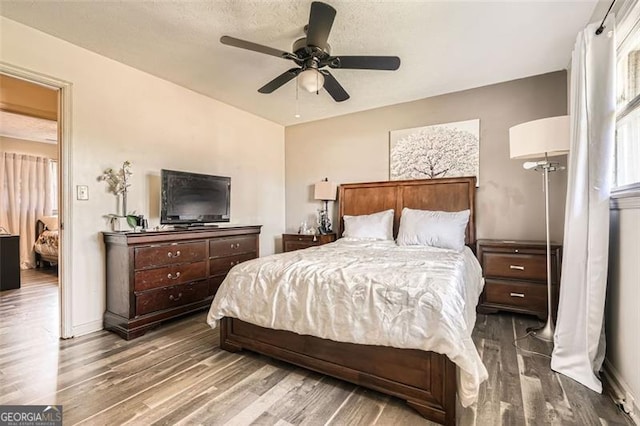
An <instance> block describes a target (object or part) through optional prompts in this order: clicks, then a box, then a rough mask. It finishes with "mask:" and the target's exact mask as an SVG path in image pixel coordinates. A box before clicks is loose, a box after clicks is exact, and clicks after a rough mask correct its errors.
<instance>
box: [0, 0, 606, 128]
mask: <svg viewBox="0 0 640 426" xmlns="http://www.w3.org/2000/svg"><path fill="white" fill-rule="evenodd" d="M327 2H328V3H329V4H331V5H332V6H333V7H335V9H336V10H337V15H336V19H335V22H334V25H333V29H332V31H331V34H330V35H329V43H330V44H331V47H332V54H334V55H340V54H343V55H367V54H368V55H397V56H399V57H400V58H401V60H402V64H401V66H400V69H399V70H398V71H368V70H366V71H365V70H334V71H333V74H334V76H335V77H336V78H337V79H338V81H340V83H341V84H342V85H343V87H344V88H345V89H346V90H347V92H349V94H350V95H351V99H349V100H347V101H346V102H342V103H336V102H334V101H333V100H332V99H331V97H330V96H329V95H328V94H327V93H326V92H324V91H321V92H320V94H319V95H315V94H310V93H307V92H303V91H300V93H299V102H298V108H299V112H300V115H301V116H300V118H295V117H294V114H295V112H296V90H295V82H294V81H292V82H290V83H288V84H286V85H285V86H283V87H282V88H280V89H278V90H277V91H275V92H274V93H272V94H270V95H263V94H260V93H258V92H257V89H258V88H259V87H261V86H262V85H264V84H265V83H267V82H268V81H270V80H271V79H273V78H274V77H276V76H277V75H279V74H280V73H282V72H284V71H286V70H287V69H289V68H291V67H292V65H294V64H293V62H290V61H287V60H284V59H279V58H276V57H273V56H267V55H263V54H259V53H254V52H250V51H246V50H242V49H238V48H233V47H229V46H225V45H222V44H221V43H220V42H219V39H220V37H221V36H222V35H230V36H233V37H236V38H241V39H245V40H249V41H253V42H256V43H260V44H264V45H268V46H272V47H275V48H278V49H282V50H286V51H290V50H291V44H292V42H293V41H294V40H295V39H297V38H299V37H301V36H303V35H304V33H303V26H304V25H305V24H306V23H307V21H308V18H309V7H310V4H311V2H310V1H308V0H305V1H297V0H281V1H258V0H242V1H240V0H235V1H233V0H213V1H211V0H209V1H144V2H143V1H133V0H130V1H119V2H112V1H93V2H84V1H55V0H53V1H32V0H21V1H7V0H2V2H1V3H0V14H2V15H3V16H5V17H7V18H9V19H13V20H15V21H18V22H21V23H24V24H26V25H28V26H31V27H34V28H37V29H39V30H41V31H44V32H46V33H49V34H52V35H54V36H56V37H59V38H62V39H64V40H67V41H69V42H71V43H73V44H76V45H79V46H82V47H84V48H86V49H89V50H92V51H94V52H97V53H99V54H101V55H104V56H107V57H109V58H112V59H115V60H117V61H120V62H123V63H125V64H128V65H130V66H133V67H135V68H138V69H141V70H143V71H146V72H148V73H150V74H153V75H156V76H158V77H161V78H164V79H166V80H169V81H172V82H175V83H177V84H179V85H181V86H184V87H187V88H190V89H192V90H194V91H197V92H200V93H203V94H205V95H207V96H210V97H212V98H215V99H218V100H221V101H223V102H225V103H228V104H231V105H234V106H236V107H238V108H241V109H243V110H246V111H249V112H252V113H254V114H257V115H259V116H262V117H265V118H267V119H269V120H272V121H275V122H277V123H281V124H284V125H291V124H296V123H300V122H305V121H311V120H317V119H321V118H327V117H331V116H336V115H342V114H347V113H350V112H355V111H361V110H365V109H370V108H375V107H379V106H384V105H391V104H396V103H400V102H406V101H410V100H415V99H421V98H425V97H429V96H434V95H438V94H442V93H448V92H454V91H458V90H464V89H469V88H473V87H479V86H484V85H487V84H492V83H497V82H501V81H507V80H513V79H517V78H522V77H527V76H531V75H536V74H542V73H546V72H551V71H557V70H560V69H564V68H566V66H567V64H568V63H569V60H570V57H571V50H572V47H573V44H574V41H575V37H576V34H577V33H578V31H579V30H580V29H581V28H582V27H584V25H585V24H587V22H588V20H589V18H590V16H591V14H592V12H593V10H594V7H595V5H596V2H595V1H591V0H583V1H567V2H563V1H516V0H512V1H503V2H485V1H440V2H433V1H416V0H414V1H391V0H388V1H384V0H379V1H373V0H372V1H366V2H365V1H349V0H329V1H327Z"/></svg>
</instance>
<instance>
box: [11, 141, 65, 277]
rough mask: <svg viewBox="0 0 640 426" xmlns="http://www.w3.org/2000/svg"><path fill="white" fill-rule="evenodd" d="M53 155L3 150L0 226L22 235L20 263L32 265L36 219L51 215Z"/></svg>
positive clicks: (33, 262)
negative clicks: (46, 155) (44, 155)
mask: <svg viewBox="0 0 640 426" xmlns="http://www.w3.org/2000/svg"><path fill="white" fill-rule="evenodd" d="M50 161H51V160H50V159H48V158H45V157H34V156H32V155H24V154H14V153H8V152H2V153H0V226H2V227H3V228H5V229H6V230H7V231H9V232H10V233H11V234H15V235H20V266H21V267H22V268H33V267H34V264H35V253H34V251H33V243H34V242H35V238H36V229H35V228H36V220H37V219H39V218H40V217H42V216H49V215H51V210H52V200H53V198H52V175H51V167H50V164H49V163H50Z"/></svg>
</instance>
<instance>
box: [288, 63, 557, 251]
mask: <svg viewBox="0 0 640 426" xmlns="http://www.w3.org/2000/svg"><path fill="white" fill-rule="evenodd" d="M347 89H348V88H347ZM371 90H375V88H371ZM319 96H326V93H320V95H319ZM347 102H348V101H347ZM300 109H301V111H304V105H301V106H300ZM566 114H567V74H566V71H564V70H563V71H557V72H553V73H548V74H543V75H538V76H533V77H528V78H523V79H519V80H514V81H509V82H505V83H499V84H494V85H490V86H484V87H479V88H475V89H470V90H465V91H462V92H455V93H449V94H445V95H441V96H435V97H431V98H426V99H420V100H417V101H413V102H407V103H403V104H398V105H392V106H388V107H383V108H377V109H373V110H368V111H363V112H358V113H354V114H348V115H343V116H339V117H334V118H329V119H326V120H319V121H314V122H310V123H304V124H300V125H295V126H289V127H286V128H285V183H286V190H285V197H286V228H287V231H289V232H294V231H297V229H298V227H299V226H300V223H301V222H302V221H303V220H307V221H309V222H311V221H314V220H315V219H316V217H317V211H318V209H320V208H321V206H322V204H321V202H319V201H315V200H314V199H313V185H314V183H315V182H318V181H320V180H322V179H323V178H325V177H327V178H329V180H330V181H333V182H336V183H338V184H341V183H353V182H366V181H385V180H388V179H389V131H391V130H399V129H407V128H412V127H420V126H426V125H431V124H440V123H449V122H454V121H463V120H471V119H476V118H479V119H480V177H479V188H478V192H477V200H476V207H477V235H478V238H498V239H507V240H523V239H526V240H544V239H545V228H544V192H543V181H542V175H541V174H540V173H538V172H535V171H527V170H524V169H523V168H522V163H523V161H521V160H511V159H510V158H509V128H510V127H512V126H515V125H517V124H520V123H524V122H527V121H531V120H536V119H540V118H545V117H553V116H557V115H566ZM556 159H557V160H559V161H560V162H561V163H562V164H563V165H566V160H567V157H566V156H562V157H556ZM566 183H567V173H566V171H561V172H556V173H553V174H552V175H551V183H550V190H549V192H550V198H551V207H550V215H551V238H552V240H553V241H557V242H561V241H562V236H563V232H564V204H565V197H566ZM336 207H337V205H336V203H330V207H329V209H330V211H331V214H332V217H333V219H334V223H335V218H336V214H337V213H336V212H337V208H336Z"/></svg>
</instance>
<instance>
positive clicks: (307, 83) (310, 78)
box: [298, 68, 324, 93]
mask: <svg viewBox="0 0 640 426" xmlns="http://www.w3.org/2000/svg"><path fill="white" fill-rule="evenodd" d="M298 85H299V86H300V87H301V88H303V89H304V90H306V91H307V92H310V93H313V92H318V91H319V90H320V89H322V86H323V85H324V75H322V73H321V72H319V71H318V70H317V69H315V68H308V69H306V70H304V71H302V72H301V73H300V74H298Z"/></svg>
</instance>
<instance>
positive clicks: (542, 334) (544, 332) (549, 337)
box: [528, 154, 556, 343]
mask: <svg viewBox="0 0 640 426" xmlns="http://www.w3.org/2000/svg"><path fill="white" fill-rule="evenodd" d="M542 169H543V171H544V210H545V215H544V216H545V218H544V221H545V225H546V231H547V323H546V324H545V325H544V327H542V328H539V329H532V330H528V331H531V334H532V335H533V336H534V337H537V338H538V339H540V340H544V341H546V342H552V343H553V333H554V331H555V326H554V324H553V316H552V315H551V241H550V237H549V171H550V170H556V169H555V167H554V165H552V164H550V163H549V159H548V158H547V156H546V154H545V164H544V165H543V166H542Z"/></svg>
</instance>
